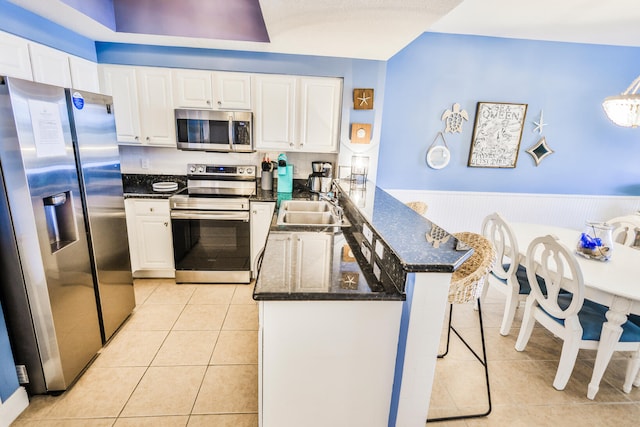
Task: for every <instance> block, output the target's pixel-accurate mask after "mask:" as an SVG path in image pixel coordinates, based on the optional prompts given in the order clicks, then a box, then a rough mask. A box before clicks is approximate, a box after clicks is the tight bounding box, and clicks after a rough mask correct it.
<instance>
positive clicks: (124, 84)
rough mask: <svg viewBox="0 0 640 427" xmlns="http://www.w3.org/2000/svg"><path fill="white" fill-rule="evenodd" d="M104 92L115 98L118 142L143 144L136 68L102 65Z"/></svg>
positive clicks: (101, 84)
mask: <svg viewBox="0 0 640 427" xmlns="http://www.w3.org/2000/svg"><path fill="white" fill-rule="evenodd" d="M100 68H101V69H102V73H101V77H102V79H101V83H100V87H101V89H102V92H103V93H105V94H107V95H111V97H112V98H113V111H114V115H115V119H116V133H117V136H118V142H121V143H129V144H141V143H142V141H141V133H140V116H139V113H138V111H139V108H138V85H137V83H136V70H135V69H134V68H133V67H126V66H122V65H101V66H100Z"/></svg>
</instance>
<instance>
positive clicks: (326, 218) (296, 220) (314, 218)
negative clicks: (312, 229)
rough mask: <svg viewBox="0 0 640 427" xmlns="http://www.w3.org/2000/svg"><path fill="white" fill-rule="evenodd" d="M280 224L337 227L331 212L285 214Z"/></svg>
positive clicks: (336, 220)
mask: <svg viewBox="0 0 640 427" xmlns="http://www.w3.org/2000/svg"><path fill="white" fill-rule="evenodd" d="M282 222H283V223H284V224H288V225H338V219H337V218H336V217H334V216H333V215H332V214H331V212H285V213H284V215H283V216H282Z"/></svg>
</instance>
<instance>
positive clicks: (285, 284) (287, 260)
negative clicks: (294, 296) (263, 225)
mask: <svg viewBox="0 0 640 427" xmlns="http://www.w3.org/2000/svg"><path fill="white" fill-rule="evenodd" d="M292 245H293V234H292V233H271V235H270V236H269V245H268V249H267V250H269V251H271V252H270V253H269V257H270V258H273V257H274V256H275V259H281V260H283V262H277V263H275V265H263V266H262V272H263V273H262V274H264V275H265V276H266V277H269V283H270V285H269V290H273V291H274V292H289V291H290V290H291V281H292V279H293V274H292V271H291V266H292V259H291V257H292V256H294V253H293V252H292ZM278 285H279V287H278Z"/></svg>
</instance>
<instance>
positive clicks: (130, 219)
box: [124, 199, 175, 277]
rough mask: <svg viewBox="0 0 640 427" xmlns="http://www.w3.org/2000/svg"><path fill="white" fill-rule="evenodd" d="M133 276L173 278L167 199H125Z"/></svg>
mask: <svg viewBox="0 0 640 427" xmlns="http://www.w3.org/2000/svg"><path fill="white" fill-rule="evenodd" d="M124 205H125V211H126V215H127V230H128V235H129V245H130V248H129V250H130V252H131V270H132V271H133V275H134V277H175V266H174V261H173V239H172V235H171V217H170V213H169V200H167V199H162V200H153V199H126V200H125V203H124Z"/></svg>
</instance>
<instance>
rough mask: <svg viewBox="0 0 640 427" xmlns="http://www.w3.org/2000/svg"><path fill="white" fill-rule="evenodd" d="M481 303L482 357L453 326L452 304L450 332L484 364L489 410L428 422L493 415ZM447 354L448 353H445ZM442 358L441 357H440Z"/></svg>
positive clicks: (479, 311) (478, 302) (479, 319)
mask: <svg viewBox="0 0 640 427" xmlns="http://www.w3.org/2000/svg"><path fill="white" fill-rule="evenodd" d="M481 305H482V304H481V302H480V300H479V299H478V300H477V307H478V322H479V324H480V340H481V342H482V356H479V355H478V353H476V352H475V351H474V350H473V348H471V346H470V345H469V343H467V342H466V341H465V340H464V338H462V336H461V335H460V333H458V331H457V330H456V329H455V328H454V327H453V326H451V318H452V315H453V304H451V308H450V309H449V330H450V331H453V333H454V334H456V336H457V337H458V338H459V339H460V341H462V343H463V344H464V345H465V346H466V347H467V348H468V349H469V351H471V353H473V355H474V356H475V358H476V359H477V360H478V361H479V362H480V363H481V364H482V366H484V378H485V383H486V385H487V404H488V409H487V410H486V411H485V412H483V413H481V414H470V415H455V416H452V417H438V418H427V422H438V421H449V420H461V419H466V418H479V417H486V416H487V415H489V414H490V413H491V389H490V387H489V365H488V362H487V347H486V344H485V341H484V325H483V324H482V307H481ZM449 334H450V333H449V332H447V351H448V350H449V344H448V343H449ZM445 354H446V352H445ZM438 357H440V356H438Z"/></svg>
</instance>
